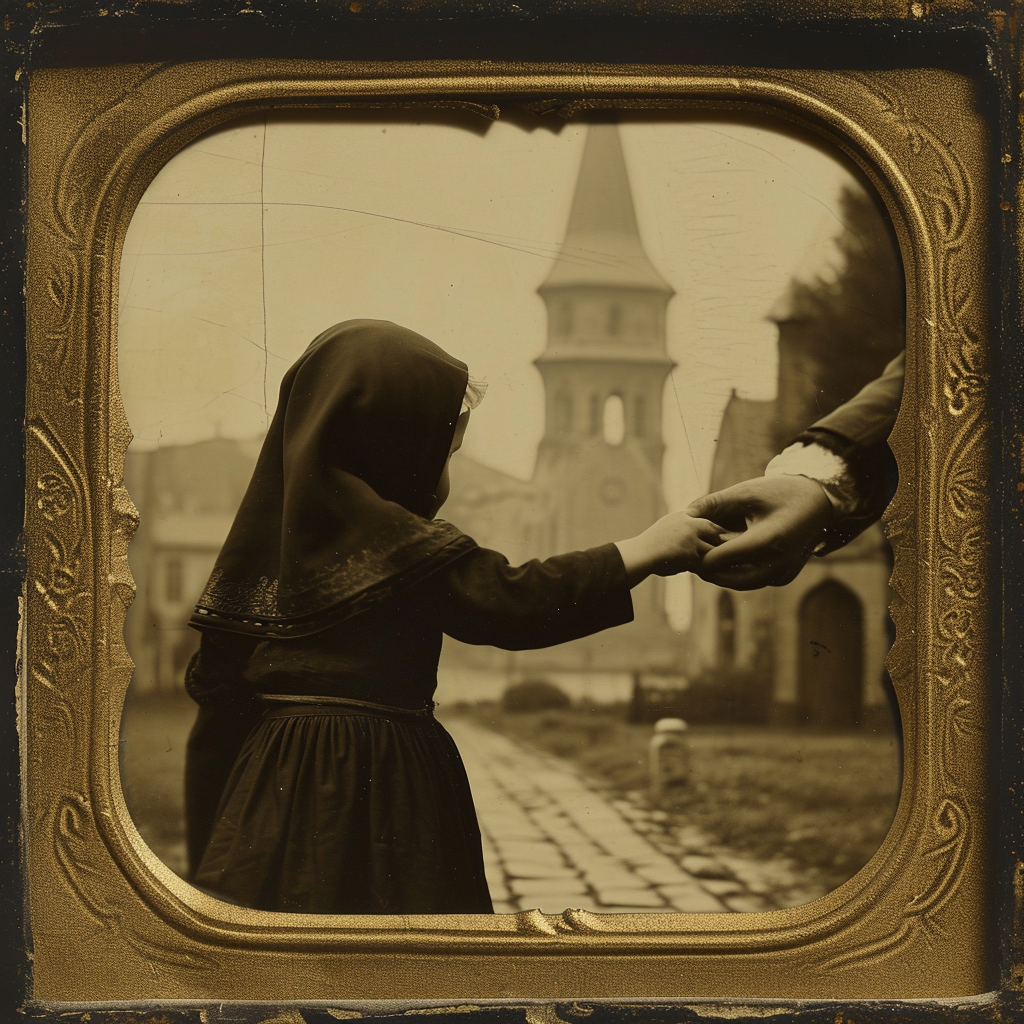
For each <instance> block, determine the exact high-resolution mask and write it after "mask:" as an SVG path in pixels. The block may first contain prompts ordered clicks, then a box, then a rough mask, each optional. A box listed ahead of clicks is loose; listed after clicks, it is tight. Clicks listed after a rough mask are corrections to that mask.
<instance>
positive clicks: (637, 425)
mask: <svg viewBox="0 0 1024 1024" xmlns="http://www.w3.org/2000/svg"><path fill="white" fill-rule="evenodd" d="M633 436H634V437H646V436H647V403H646V402H645V401H644V396H643V395H637V396H636V398H634V399H633Z"/></svg>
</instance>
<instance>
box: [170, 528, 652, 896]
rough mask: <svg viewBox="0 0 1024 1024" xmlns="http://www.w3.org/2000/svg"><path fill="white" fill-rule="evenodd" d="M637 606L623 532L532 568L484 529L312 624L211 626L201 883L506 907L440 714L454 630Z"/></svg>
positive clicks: (514, 631)
mask: <svg viewBox="0 0 1024 1024" xmlns="http://www.w3.org/2000/svg"><path fill="white" fill-rule="evenodd" d="M632 616H633V611H632V602H631V599H630V596H629V588H628V585H627V582H626V577H625V570H624V568H623V564H622V559H621V557H620V556H619V553H618V550H617V549H616V547H615V546H614V545H612V544H608V545H605V546H603V547H599V548H593V549H591V550H589V551H584V552H575V553H571V554H566V555H559V556H556V557H555V558H551V559H548V560H547V561H544V562H539V561H533V562H528V563H527V564H526V565H524V566H520V567H515V568H514V567H511V566H510V565H509V564H508V562H507V561H506V559H505V558H504V557H503V556H502V555H499V554H497V553H496V552H493V551H487V550H484V549H481V548H476V547H473V548H472V550H470V551H469V552H468V553H466V554H464V555H463V556H462V557H460V558H459V559H457V560H456V561H454V562H452V563H451V564H449V565H447V566H444V567H443V568H441V569H440V570H438V571H437V572H436V573H435V574H434V575H433V576H431V577H429V578H428V579H426V580H425V581H422V582H420V583H419V584H417V585H416V586H415V587H413V588H411V589H410V590H408V591H406V592H404V593H402V594H400V595H399V596H396V597H394V598H392V599H391V600H389V601H387V602H384V603H383V604H380V605H378V606H377V607H375V608H372V609H370V610H368V611H365V612H362V613H360V614H359V615H357V616H354V617H352V618H350V619H347V620H345V621H343V622H341V623H340V624H338V625H335V626H332V627H330V628H328V629H326V630H323V631H321V632H318V633H316V634H314V635H312V636H307V637H301V638H299V637H296V638H289V639H270V640H263V641H260V640H259V639H258V638H248V637H238V636H236V635H231V634H217V633H214V632H209V633H206V634H204V637H203V645H202V647H201V650H200V654H199V656H198V658H197V659H196V661H195V662H194V664H193V666H192V668H191V670H190V673H189V689H190V692H191V693H192V694H193V696H194V697H196V699H197V700H198V701H199V703H200V705H201V707H200V716H199V719H198V721H197V724H196V728H195V729H194V731H193V734H192V737H191V739H190V748H191V749H190V758H189V779H188V783H187V788H188V814H189V826H190V829H189V831H190V842H191V846H192V849H191V853H192V856H193V859H194V862H198V868H197V870H196V871H195V874H194V882H195V884H196V885H197V886H199V887H200V888H202V889H205V890H207V891H209V892H211V893H213V894H215V895H218V896H220V897H222V898H225V899H228V900H230V901H232V902H235V903H239V904H242V905H245V906H249V907H255V908H259V909H265V910H278V911H298V912H307V913H368V914H389V913H489V912H491V909H492V908H491V901H490V896H489V894H488V891H487V884H486V880H485V878H484V869H483V858H482V853H481V844H480V831H479V827H478V825H477V821H476V814H475V811H474V808H473V801H472V796H471V793H470V789H469V783H468V781H467V779H466V774H465V770H464V768H463V766H462V761H461V758H460V757H459V754H458V751H457V750H456V748H455V744H454V743H453V742H452V740H451V738H450V737H449V735H448V733H447V732H445V730H444V729H443V728H442V727H441V725H440V724H439V723H438V722H437V721H436V720H435V719H434V717H433V714H432V706H433V694H434V689H435V686H436V670H437V663H438V657H439V655H440V651H441V641H442V634H443V633H447V634H448V635H449V636H452V637H455V638H456V639H458V640H462V641H464V642H466V643H471V644H490V645H493V646H497V647H502V648H505V649H508V650H519V649H527V648H537V647H545V646H550V645H552V644H558V643H564V642H566V641H569V640H573V639H576V638H578V637H581V636H586V635H589V634H591V633H594V632H597V631H599V630H602V629H606V628H608V627H609V626H614V625H618V624H620V623H624V622H628V621H630V620H631V619H632ZM256 695H264V696H263V697H257V696H256ZM267 695H269V696H271V697H272V698H273V699H270V700H268V699H266V697H267ZM289 696H295V697H301V698H304V700H303V701H302V702H294V703H293V702H289V700H288V698H289ZM317 697H320V698H324V699H326V700H327V701H329V700H330V699H331V698H335V699H337V698H345V699H347V700H349V701H352V702H353V703H351V704H348V703H346V704H330V703H323V704H319V705H318V704H317V703H315V698H317ZM311 699H312V700H311ZM354 702H362V705H370V706H362V705H361V704H357V703H354ZM382 705H383V706H385V707H383V708H382V707H381V706H382ZM389 708H390V710H388V709H389ZM236 751H237V756H236V753H235V752H236ZM232 761H233V762H234V764H233V767H232V768H230V775H229V777H228V778H227V781H226V783H225V782H224V778H225V776H226V775H227V774H228V771H229V768H228V765H229V764H230V763H231V762H232ZM207 835H208V836H209V840H208V842H207V841H206V836H207Z"/></svg>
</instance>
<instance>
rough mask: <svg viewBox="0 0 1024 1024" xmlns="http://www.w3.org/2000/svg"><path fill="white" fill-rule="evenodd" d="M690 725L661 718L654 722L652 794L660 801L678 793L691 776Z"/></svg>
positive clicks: (673, 719) (651, 753) (652, 738)
mask: <svg viewBox="0 0 1024 1024" xmlns="http://www.w3.org/2000/svg"><path fill="white" fill-rule="evenodd" d="M687 728H688V726H687V724H686V723H685V722H684V721H683V720H682V719H681V718H660V719H658V721H657V722H655V723H654V735H653V736H652V737H651V744H650V754H649V758H650V772H651V794H652V795H653V797H654V799H655V800H660V799H662V798H663V797H665V796H667V795H669V794H670V793H672V792H673V791H675V792H678V791H679V789H680V788H681V787H682V786H685V785H686V782H687V780H688V779H689V777H690V745H689V743H687V742H686V730H687Z"/></svg>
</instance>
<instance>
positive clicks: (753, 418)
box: [710, 391, 778, 491]
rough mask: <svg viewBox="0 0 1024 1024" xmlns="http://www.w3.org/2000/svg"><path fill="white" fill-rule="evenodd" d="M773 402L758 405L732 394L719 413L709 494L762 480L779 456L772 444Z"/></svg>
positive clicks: (773, 442)
mask: <svg viewBox="0 0 1024 1024" xmlns="http://www.w3.org/2000/svg"><path fill="white" fill-rule="evenodd" d="M776 418H777V413H776V406H775V400H774V399H769V400H767V401H757V400H755V399H752V398H740V397H739V396H738V395H737V394H736V392H735V391H734V392H733V393H732V397H731V398H730V399H729V404H728V405H726V407H725V412H724V413H722V425H721V427H720V428H719V433H718V444H717V445H715V459H714V462H713V463H712V466H711V483H710V489H711V490H712V491H719V490H721V489H722V488H723V487H731V486H732V485H733V484H738V483H740V482H741V481H743V480H749V479H751V478H752V477H757V476H761V475H762V474H763V473H764V469H765V466H767V465H768V463H769V462H771V460H772V459H773V458H774V457H775V456H776V455H777V454H778V451H777V447H776V444H775V421H776Z"/></svg>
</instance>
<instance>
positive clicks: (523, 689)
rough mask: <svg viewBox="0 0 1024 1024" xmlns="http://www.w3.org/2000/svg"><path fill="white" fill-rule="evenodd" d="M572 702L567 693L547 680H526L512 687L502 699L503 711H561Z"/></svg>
mask: <svg viewBox="0 0 1024 1024" xmlns="http://www.w3.org/2000/svg"><path fill="white" fill-rule="evenodd" d="M571 705H572V701H571V700H570V699H569V696H568V695H567V694H566V693H565V691H563V690H561V689H559V688H558V687H557V686H555V684H554V683H549V682H548V681H547V680H546V679H524V680H523V681H522V682H521V683H514V684H513V685H512V686H510V687H509V688H508V689H507V690H506V691H505V693H504V694H503V695H502V698H501V707H502V710H503V711H511V712H513V713H516V712H524V713H525V712H527V711H561V710H562V709H564V708H567V707H570V706H571Z"/></svg>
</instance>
